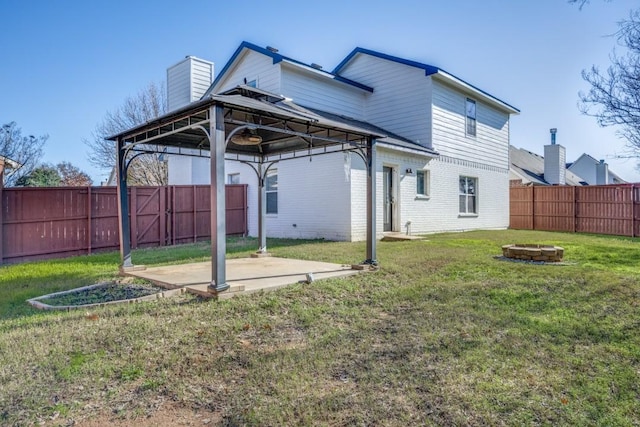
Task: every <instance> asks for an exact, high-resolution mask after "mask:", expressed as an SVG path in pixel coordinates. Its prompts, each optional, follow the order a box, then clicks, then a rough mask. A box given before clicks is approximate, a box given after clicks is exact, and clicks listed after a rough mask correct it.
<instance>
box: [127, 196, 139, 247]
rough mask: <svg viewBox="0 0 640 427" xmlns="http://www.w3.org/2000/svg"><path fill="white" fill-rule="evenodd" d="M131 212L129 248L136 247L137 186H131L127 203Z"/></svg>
mask: <svg viewBox="0 0 640 427" xmlns="http://www.w3.org/2000/svg"><path fill="white" fill-rule="evenodd" d="M129 212H130V213H131V248H132V249H136V248H137V247H138V187H136V186H133V187H131V203H130V204H129Z"/></svg>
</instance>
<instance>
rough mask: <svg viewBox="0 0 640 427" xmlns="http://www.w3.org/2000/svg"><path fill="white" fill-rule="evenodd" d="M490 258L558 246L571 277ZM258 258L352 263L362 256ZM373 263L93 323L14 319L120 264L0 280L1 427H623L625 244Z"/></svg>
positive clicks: (632, 339) (297, 252) (637, 407)
mask: <svg viewBox="0 0 640 427" xmlns="http://www.w3.org/2000/svg"><path fill="white" fill-rule="evenodd" d="M507 243H546V244H555V245H559V246H563V247H564V248H565V250H566V251H565V260H566V261H568V264H569V265H563V266H553V265H531V264H522V263H513V262H505V261H499V260H496V259H494V258H493V257H494V255H498V254H499V253H500V246H501V245H503V244H507ZM255 247H256V242H255V241H254V240H243V239H240V240H232V241H230V242H229V248H228V249H229V255H230V256H232V257H237V256H246V255H247V254H248V253H249V252H251V251H252V250H254V249H255ZM208 250H209V248H208V246H206V245H203V244H196V245H186V246H182V247H177V248H170V249H154V250H144V251H139V252H135V253H134V261H135V262H136V263H139V264H146V265H159V264H163V263H169V262H172V261H174V260H179V261H180V262H193V261H196V260H205V259H207V256H208ZM270 251H271V252H272V253H273V254H274V255H276V256H283V257H295V258H307V259H317V260H321V261H329V262H338V263H352V262H355V261H359V260H361V259H362V258H363V257H364V253H365V245H364V243H320V242H296V241H273V242H270ZM378 259H379V261H380V263H381V268H380V270H379V271H378V272H375V273H365V274H360V275H357V276H351V277H348V278H343V279H332V280H325V281H316V282H314V283H313V284H311V285H303V284H297V285H292V286H291V287H288V288H285V289H281V290H279V291H275V292H271V293H264V294H254V295H248V296H242V297H239V298H235V299H231V300H227V301H220V302H216V301H205V300H200V299H198V298H195V297H191V296H180V297H176V298H169V299H164V300H159V301H155V302H149V303H140V304H127V305H116V306H108V307H104V308H99V309H95V310H92V311H91V312H90V313H87V312H86V311H82V310H76V311H71V312H40V311H36V310H34V309H32V308H30V307H29V306H27V305H26V303H25V302H24V301H25V300H26V299H27V298H31V297H34V296H38V295H42V294H45V293H50V292H55V291H59V290H64V289H69V288H73V287H78V286H83V285H89V284H93V283H96V282H98V281H101V280H105V279H109V278H110V277H114V275H115V272H116V270H117V263H118V255H117V254H113V253H109V254H101V255H93V256H88V257H77V258H70V259H64V260H57V261H48V262H38V263H28V264H22V265H16V266H4V267H0V425H31V424H39V423H40V424H42V425H89V426H94V425H95V426H98V425H104V424H106V423H114V424H116V425H121V426H124V425H131V424H133V423H135V424H136V425H143V426H144V425H149V426H151V425H189V424H188V423H192V424H191V425H273V426H280V425H398V426H406V425H416V424H418V425H423V424H425V425H487V424H488V425H606V426H612V425H622V426H625V425H629V426H632V425H640V316H639V310H640V308H639V305H640V240H638V239H625V238H620V237H601V236H587V235H572V234H561V233H544V232H526V231H491V232H469V233H454V234H439V235H432V236H429V240H427V241H411V242H389V243H387V242H385V243H380V244H379V245H378ZM134 420H135V421H134Z"/></svg>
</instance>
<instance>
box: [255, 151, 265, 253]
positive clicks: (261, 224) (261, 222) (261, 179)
mask: <svg viewBox="0 0 640 427" xmlns="http://www.w3.org/2000/svg"><path fill="white" fill-rule="evenodd" d="M266 179H267V173H266V171H265V170H264V165H263V164H262V162H260V163H259V164H258V237H259V238H260V247H259V248H258V252H257V253H258V255H266V254H267V224H266V221H267V189H266V187H265V180H266Z"/></svg>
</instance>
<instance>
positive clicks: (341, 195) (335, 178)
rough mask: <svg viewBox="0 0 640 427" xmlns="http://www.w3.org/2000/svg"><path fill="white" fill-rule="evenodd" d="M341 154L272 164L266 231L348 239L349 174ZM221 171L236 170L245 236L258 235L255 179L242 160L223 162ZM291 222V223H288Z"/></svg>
mask: <svg viewBox="0 0 640 427" xmlns="http://www.w3.org/2000/svg"><path fill="white" fill-rule="evenodd" d="M344 159H345V155H344V154H343V153H334V154H327V155H321V156H317V157H314V158H313V160H312V161H311V162H310V161H309V159H308V158H303V159H295V160H287V161H284V162H281V163H276V164H275V165H274V166H273V167H272V168H271V169H272V170H273V169H274V168H275V169H276V170H277V171H278V213H277V214H275V215H271V214H270V215H267V223H266V225H267V236H269V237H288V238H298V239H318V238H325V239H328V240H350V237H351V236H350V228H349V219H350V211H351V204H350V202H349V188H350V187H349V181H348V179H349V173H348V172H347V173H345V160H344ZM225 172H226V174H230V173H240V183H241V184H248V185H249V186H248V189H247V191H248V195H247V198H248V203H249V217H248V221H249V235H251V236H257V235H258V182H257V178H256V174H255V172H254V171H253V170H252V169H251V168H250V167H249V166H247V165H245V164H242V163H238V162H230V161H228V162H226V171H225ZM294 224H295V226H294Z"/></svg>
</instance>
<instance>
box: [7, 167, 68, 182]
mask: <svg viewBox="0 0 640 427" xmlns="http://www.w3.org/2000/svg"><path fill="white" fill-rule="evenodd" d="M61 181H62V180H61V179H60V174H59V173H58V170H57V169H56V168H55V167H53V166H51V165H41V166H38V167H37V168H35V169H34V170H33V171H32V172H31V173H30V174H29V175H24V176H21V177H20V178H19V179H18V180H17V181H16V186H17V187H58V186H60V182H61Z"/></svg>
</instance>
